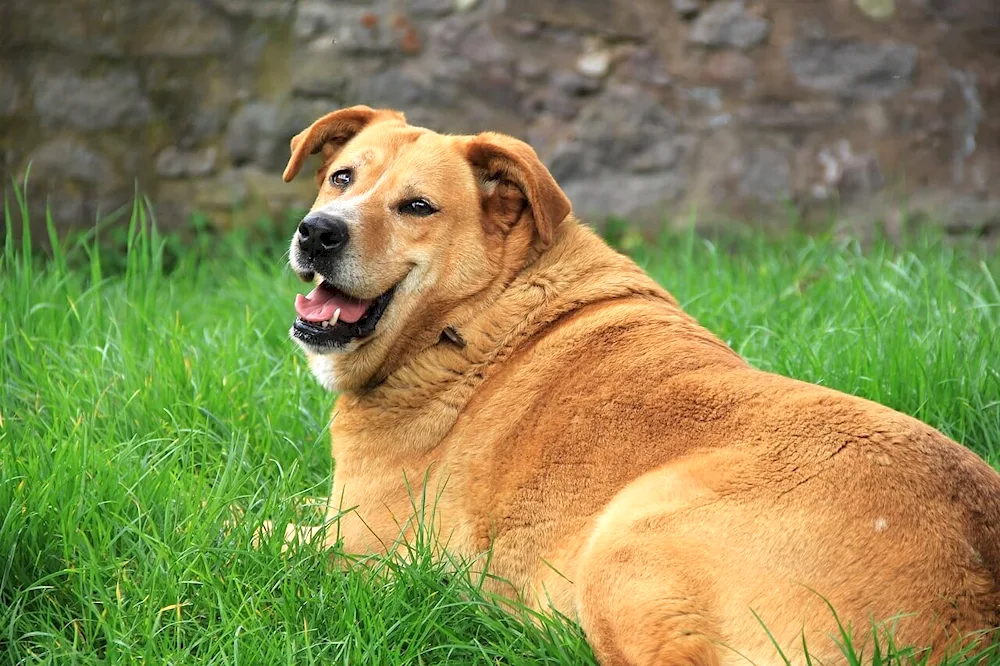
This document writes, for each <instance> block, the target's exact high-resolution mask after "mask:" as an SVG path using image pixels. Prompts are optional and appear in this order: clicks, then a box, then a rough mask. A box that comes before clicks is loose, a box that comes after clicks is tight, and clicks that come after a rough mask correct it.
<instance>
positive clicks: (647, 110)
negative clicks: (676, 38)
mask: <svg viewBox="0 0 1000 666" xmlns="http://www.w3.org/2000/svg"><path fill="white" fill-rule="evenodd" d="M678 129H679V123H678V121H677V119H676V118H675V117H674V116H673V115H672V114H671V113H670V112H669V111H667V109H666V108H665V107H664V106H663V105H662V104H660V103H659V101H658V100H657V99H656V98H654V97H652V96H651V95H649V94H648V93H644V92H642V91H641V90H639V89H636V88H633V87H631V86H620V85H619V86H613V87H612V88H611V89H609V90H608V91H607V92H606V93H605V95H603V96H601V98H599V99H597V100H595V101H594V102H593V103H591V104H589V105H587V107H585V108H584V110H583V111H582V112H581V113H580V117H579V120H578V121H577V123H576V124H575V125H574V126H573V128H572V131H571V133H570V136H569V137H568V138H566V139H564V140H563V141H562V142H560V143H559V144H558V145H557V146H556V148H555V149H554V150H553V154H552V156H551V160H550V162H551V168H552V173H553V175H555V177H556V179H557V180H560V182H562V181H564V180H566V181H568V180H572V179H577V178H585V177H588V176H591V175H593V174H596V173H601V172H603V171H606V170H608V169H613V170H630V169H634V168H636V165H635V164H634V163H632V160H634V159H640V160H641V159H645V158H642V156H643V154H644V153H645V152H646V151H648V150H650V147H651V146H653V145H655V144H657V143H659V142H661V141H664V140H669V139H670V138H671V137H674V136H675V135H676V134H677V130H678ZM637 156H639V157H638V158H637ZM638 168H640V169H644V168H648V167H646V165H645V164H643V163H642V162H641V161H640V163H639V166H638ZM618 180H622V178H621V177H620V175H619V178H618Z"/></svg>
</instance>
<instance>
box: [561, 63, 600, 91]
mask: <svg viewBox="0 0 1000 666" xmlns="http://www.w3.org/2000/svg"><path fill="white" fill-rule="evenodd" d="M550 81H551V84H552V88H555V89H556V90H559V91H561V92H563V93H565V94H567V95H569V96H571V97H586V96H588V95H593V94H594V93H596V92H597V91H599V90H600V89H601V83H600V81H595V80H594V78H593V77H589V76H584V75H582V74H577V73H576V72H573V71H570V70H567V69H557V70H555V71H554V72H552V75H551V78H550Z"/></svg>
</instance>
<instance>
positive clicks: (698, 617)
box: [283, 106, 1000, 666]
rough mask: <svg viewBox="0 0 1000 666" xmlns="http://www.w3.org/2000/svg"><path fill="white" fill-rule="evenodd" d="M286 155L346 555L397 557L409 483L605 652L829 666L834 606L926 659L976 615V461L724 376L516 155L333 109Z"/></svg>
mask: <svg viewBox="0 0 1000 666" xmlns="http://www.w3.org/2000/svg"><path fill="white" fill-rule="evenodd" d="M312 154H319V155H320V156H321V158H322V164H321V166H320V167H319V169H318V171H316V182H317V185H318V187H319V192H318V195H317V198H316V200H315V203H314V205H313V206H312V208H311V210H310V212H309V213H308V214H307V215H306V217H305V218H304V219H303V220H302V222H301V223H300V224H299V225H298V228H297V230H296V231H295V233H294V235H293V239H292V242H291V248H290V264H291V267H292V268H293V270H294V271H295V272H296V273H297V274H298V275H299V276H300V277H301V278H302V279H303V280H305V281H307V282H314V283H315V288H314V289H313V290H312V291H311V292H310V293H309V294H308V295H301V294H300V295H299V296H298V297H297V299H296V302H295V310H296V314H297V317H296V318H295V320H294V325H293V326H292V329H291V332H290V334H291V337H292V338H293V339H294V340H295V341H296V342H297V343H298V344H299V345H300V346H301V347H302V349H303V350H304V351H305V354H306V355H307V357H308V362H309V365H310V368H311V370H312V372H313V373H314V374H315V376H316V378H317V379H318V380H319V381H320V382H321V383H322V384H323V386H325V387H326V388H328V389H330V390H331V391H334V392H336V393H337V394H338V397H337V399H336V407H335V410H334V416H333V419H332V425H331V428H330V432H331V437H332V451H333V457H334V459H335V463H336V467H335V471H334V475H333V484H332V486H333V487H332V491H331V495H330V499H329V508H328V511H329V516H330V519H331V520H336V521H337V522H338V526H337V529H336V538H338V539H341V540H342V548H343V549H344V551H345V552H349V553H358V554H371V553H382V552H386V551H387V550H392V549H393V548H395V547H397V545H398V544H399V543H401V539H403V540H405V539H406V538H408V537H412V536H413V534H414V533H415V530H416V529H418V528H417V526H416V524H417V522H418V521H417V520H416V518H417V517H418V516H417V514H418V513H420V512H419V510H418V509H417V508H416V507H418V505H419V503H420V500H419V498H420V497H422V496H424V497H432V498H433V502H434V510H433V517H432V520H431V522H432V527H433V531H434V534H435V535H437V537H439V539H440V543H441V544H444V546H443V547H445V548H446V549H447V551H448V552H449V553H451V554H453V555H455V556H459V557H461V558H468V559H470V560H471V559H473V558H478V557H482V556H483V554H484V553H487V552H489V553H490V556H489V558H488V561H489V572H490V573H491V574H492V576H493V577H495V580H496V581H498V582H494V583H492V584H493V585H495V586H496V590H497V591H499V592H501V593H502V594H503V595H504V596H505V597H506V598H508V599H511V600H514V601H517V602H518V603H521V604H526V605H528V606H532V607H535V608H538V609H541V610H543V611H548V610H550V609H554V610H557V611H559V612H561V613H563V614H565V615H566V616H568V617H570V618H573V619H574V620H576V621H578V622H579V623H580V625H581V626H582V628H583V630H584V632H585V634H586V636H587V639H588V641H589V643H590V645H591V646H592V648H593V651H594V654H595V655H596V657H597V659H598V661H599V662H600V663H601V664H603V665H605V666H611V665H616V666H617V665H626V664H627V665H634V666H639V665H654V664H664V665H666V664H691V665H705V666H708V665H712V666H716V665H722V664H737V663H740V664H743V663H751V662H752V663H756V664H774V663H779V662H780V660H779V657H778V655H777V651H776V649H775V645H777V646H780V647H781V649H782V650H783V651H784V653H785V655H786V656H788V657H789V658H790V659H792V660H793V661H798V662H801V661H802V660H803V659H804V652H803V648H802V646H803V644H805V645H807V646H808V650H809V653H810V655H811V657H812V658H813V659H814V660H817V661H818V662H822V663H826V664H833V663H842V662H843V655H842V653H841V651H840V650H839V648H837V646H836V645H835V643H834V641H833V640H831V638H830V637H831V635H832V634H835V633H836V631H837V627H838V625H837V624H836V622H837V621H838V619H839V622H840V623H841V625H842V626H844V627H848V628H850V629H849V630H850V631H853V632H854V639H855V640H856V641H859V644H864V642H865V640H866V637H868V638H870V636H871V631H872V623H873V622H876V623H878V622H887V623H891V626H892V628H893V629H894V630H895V638H896V641H897V644H898V643H902V644H909V645H915V646H918V647H920V648H926V649H927V650H929V651H930V652H929V654H930V657H931V659H932V661H936V660H939V659H941V658H942V657H943V656H945V655H946V654H948V653H949V652H950V651H953V650H955V649H958V648H959V647H961V646H963V645H968V644H969V643H968V641H970V640H980V641H983V640H986V638H984V636H986V635H987V634H983V633H978V634H977V633H976V632H983V631H986V630H989V629H992V628H994V627H997V626H998V625H1000V586H998V581H1000V475H998V474H997V473H996V472H995V471H994V470H993V469H992V468H991V467H990V466H988V465H987V464H986V463H985V462H984V461H983V460H981V459H980V458H978V457H977V456H976V455H975V454H973V453H972V452H970V451H969V450H967V449H966V448H964V447H962V446H960V445H959V444H957V443H955V442H953V441H952V440H950V439H948V438H947V437H945V436H944V435H943V434H941V433H940V432H938V431H936V430H934V429H932V428H931V427H929V426H927V425H925V424H923V423H921V422H920V421H917V420H915V419H913V418H910V417H908V416H905V415H903V414H900V413H898V412H896V411H893V410H891V409H889V408H887V407H884V406H882V405H879V404H875V403H873V402H869V401H867V400H863V399H860V398H857V397H854V396H849V395H846V394H844V393H840V392H837V391H834V390H831V389H828V388H822V387H819V386H815V385H812V384H808V383H804V382H800V381H796V380H793V379H789V378H786V377H782V376H779V375H776V374H771V373H767V372H762V371H759V370H756V369H754V368H752V367H750V366H749V365H748V364H747V363H746V362H745V361H744V360H743V359H742V358H741V357H739V356H738V355H737V354H736V353H735V352H733V351H732V350H731V349H730V348H729V347H728V346H727V345H726V344H724V343H723V342H721V341H720V340H718V339H717V338H716V337H715V336H713V335H712V334H711V333H710V332H709V331H707V330H706V329H704V328H702V327H701V326H699V324H698V323H697V322H696V321H695V320H694V319H693V318H692V317H690V316H689V315H687V314H686V313H685V312H683V311H682V310H681V308H680V307H679V305H678V303H677V301H676V300H675V299H674V298H673V297H672V296H671V295H670V294H669V293H667V292H666V291H665V290H664V289H663V288H662V287H661V286H660V285H658V284H657V283H656V282H655V281H654V280H653V279H651V278H650V277H649V276H648V275H646V274H645V273H644V272H643V271H642V270H641V269H640V268H639V267H638V266H637V265H636V264H634V263H633V262H632V261H631V260H630V259H628V258H626V257H624V256H622V255H620V254H619V253H617V252H615V251H614V250H612V249H611V248H610V247H608V246H607V245H606V244H605V243H604V242H603V241H602V240H601V239H600V237H599V236H598V235H597V234H595V233H594V232H593V231H591V230H590V229H588V228H587V227H586V226H584V225H583V224H581V223H580V222H579V221H578V220H577V219H576V218H575V217H574V216H573V214H572V209H571V204H570V201H569V200H568V199H567V197H566V195H565V194H564V193H563V191H562V190H561V189H560V187H559V185H558V184H557V183H556V181H555V180H554V179H553V177H552V175H551V174H550V173H549V172H548V170H547V169H546V168H545V166H543V164H542V162H541V161H540V160H539V158H538V157H537V155H536V153H535V152H534V150H532V148H531V147H530V146H528V144H526V143H524V142H522V141H520V140H517V139H515V138H512V137H509V136H505V135H501V134H497V133H492V132H484V133H481V134H477V135H474V136H449V135H443V134H439V133H436V132H434V131H431V130H429V129H424V128H420V127H415V126H411V125H409V124H407V122H406V119H405V117H404V115H403V114H402V113H399V112H397V111H393V110H388V109H373V108H369V107H367V106H354V107H350V108H346V109H341V110H338V111H334V112H332V113H330V114H328V115H325V116H323V117H322V118H319V119H318V120H316V121H315V122H314V123H313V124H312V125H310V126H309V127H308V128H306V129H305V130H303V131H302V132H301V133H300V134H298V135H297V136H295V137H294V138H293V139H292V141H291V157H290V159H289V161H288V165H287V167H286V169H285V171H284V175H283V178H284V180H285V181H286V182H287V181H291V180H292V179H293V178H294V177H295V176H296V175H297V174H298V173H299V172H300V171H301V169H302V168H303V166H304V164H305V162H306V160H307V158H309V156H310V155H312ZM301 529H302V530H305V531H306V532H308V531H309V530H308V528H301ZM292 534H294V536H295V538H301V537H302V536H303V532H301V531H299V530H298V528H294V527H293V528H292ZM313 535H314V534H313ZM324 538H325V539H328V540H330V541H332V540H333V539H334V537H333V536H325V537H324ZM491 580H494V578H491ZM499 581H502V582H499ZM831 609H833V611H835V612H836V613H837V619H835V618H834V615H833V612H832V611H831ZM762 624H763V625H764V626H766V627H767V630H766V631H765V629H764V627H762ZM768 632H770V634H771V636H768ZM970 634H971V635H973V636H978V637H979V638H977V639H970V638H967V637H968V636H969V635H970ZM772 640H773V642H772Z"/></svg>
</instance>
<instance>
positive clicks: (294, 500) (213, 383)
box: [0, 188, 1000, 664]
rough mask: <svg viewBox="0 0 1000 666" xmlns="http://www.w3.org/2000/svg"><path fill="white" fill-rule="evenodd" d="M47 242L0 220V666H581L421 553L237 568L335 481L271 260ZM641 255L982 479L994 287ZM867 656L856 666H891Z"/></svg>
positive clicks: (140, 229) (841, 253)
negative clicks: (262, 536)
mask: <svg viewBox="0 0 1000 666" xmlns="http://www.w3.org/2000/svg"><path fill="white" fill-rule="evenodd" d="M48 222H49V224H48V225H47V228H48V230H49V233H48V241H49V246H50V247H51V249H50V251H49V252H48V256H47V257H41V256H39V255H38V254H36V253H33V251H32V249H31V239H30V238H29V234H28V231H27V230H28V228H29V224H28V213H27V204H26V201H25V197H24V195H23V193H22V192H21V191H20V190H18V189H16V188H15V190H14V194H13V196H12V197H9V198H8V199H7V200H5V207H4V228H5V236H4V242H3V255H2V258H0V340H2V350H0V662H5V663H12V664H13V663H35V662H41V663H60V664H61V663H82V664H97V663H123V662H134V661H144V662H146V663H156V664H159V663H184V664H187V663H219V664H222V663H227V664H228V663H234V664H235V663H251V664H278V663H294V664H310V663H323V664H328V663H343V664H419V663H426V664H430V663H449V664H452V663H453V664H473V663H476V664H497V663H505V664H586V663H593V658H592V656H591V654H590V651H589V648H588V647H587V645H586V642H585V641H584V639H583V636H582V634H581V632H580V630H579V629H578V628H577V627H576V626H575V625H573V624H572V623H571V622H569V621H568V620H565V619H563V618H556V619H550V618H535V620H536V621H528V618H526V617H525V616H518V615H512V614H509V613H507V612H505V611H504V610H502V609H501V608H500V607H499V606H498V605H497V604H495V603H493V602H491V601H490V600H489V599H487V598H485V597H484V596H483V595H482V594H480V593H479V592H478V588H477V581H476V580H475V579H474V578H470V577H469V576H465V575H462V571H461V568H460V567H459V570H458V571H457V572H456V571H455V570H454V566H452V565H449V563H441V562H434V561H432V560H431V559H430V557H429V555H428V553H429V549H427V548H425V547H423V546H422V545H421V544H419V543H418V544H415V545H414V546H413V549H412V550H411V552H410V555H409V557H407V558H402V559H401V558H386V559H383V560H378V561H376V562H375V563H374V564H371V565H370V566H369V567H367V568H365V569H364V570H362V569H358V570H353V569H352V570H349V571H342V570H340V569H338V568H336V567H335V566H334V565H333V564H332V563H331V560H330V558H329V557H328V556H327V555H326V554H324V553H321V552H318V551H317V550H316V549H315V548H312V547H302V548H298V549H293V550H291V551H288V552H284V553H283V552H282V550H281V543H280V539H278V538H276V537H275V538H271V539H267V540H265V541H264V542H263V543H262V544H261V546H260V547H259V548H258V549H253V548H251V547H250V542H251V538H252V536H253V534H254V532H255V531H256V529H257V528H258V527H259V526H260V525H261V524H262V522H263V521H264V520H273V521H275V523H276V524H277V525H278V526H279V528H280V526H282V525H283V524H284V523H286V522H288V521H290V520H298V519H302V518H305V519H306V520H308V519H309V516H304V517H303V516H302V515H300V514H301V512H302V511H303V509H302V508H301V506H302V503H303V499H304V498H307V497H315V496H322V495H324V494H325V493H326V488H327V484H328V483H329V476H330V469H331V462H330V458H329V444H328V441H327V436H326V432H325V431H326V425H327V418H328V412H329V407H330V404H331V397H330V396H329V395H328V394H326V393H324V392H323V391H322V389H320V388H319V386H318V385H317V384H316V383H315V382H314V381H313V379H312V377H311V375H310V373H309V371H308V369H307V367H306V366H305V364H304V363H303V361H302V359H301V358H300V356H299V354H298V353H297V351H296V350H295V348H294V346H293V345H292V344H291V343H289V342H288V340H287V334H286V331H287V329H288V326H289V324H290V320H291V316H292V314H291V312H292V310H291V302H292V298H293V295H294V293H295V290H296V288H297V285H296V284H295V281H294V279H293V277H292V276H291V274H290V273H288V272H287V270H286V269H285V267H284V261H283V256H282V253H283V249H281V248H279V247H278V246H277V245H270V244H266V245H263V246H262V245H255V244H254V243H253V242H251V241H250V240H248V239H247V238H245V237H243V238H240V237H230V238H222V239H216V238H212V237H209V236H198V237H196V238H194V239H192V240H190V241H187V242H184V241H180V240H178V239H177V238H175V237H164V236H161V235H159V234H158V233H157V231H156V229H155V227H154V225H152V224H151V217H150V215H149V212H148V209H147V207H146V206H145V205H143V203H142V202H141V201H140V202H139V203H137V204H136V206H135V207H134V208H133V209H132V211H131V215H130V217H129V223H128V227H127V234H126V238H125V239H124V240H125V242H124V245H125V247H124V254H121V255H116V254H110V253H108V252H107V251H106V250H103V249H102V245H101V243H100V242H98V241H97V240H95V238H94V237H93V236H92V235H91V236H85V237H83V238H82V239H79V240H76V241H72V242H67V241H65V240H64V239H61V238H60V237H59V236H58V235H57V234H56V232H55V229H54V228H53V227H52V225H51V220H49V221H48ZM636 255H637V258H638V259H639V260H640V262H642V263H643V264H644V265H645V266H646V267H647V268H648V269H649V270H650V272H651V273H652V274H653V275H654V276H655V277H656V278H658V279H659V280H661V281H662V282H663V283H664V284H665V285H666V286H667V287H668V288H669V289H671V290H672V291H673V292H674V293H675V294H676V295H677V296H678V297H679V298H680V299H681V301H682V302H683V303H684V304H685V305H686V307H687V308H688V309H689V310H690V311H691V312H692V313H693V314H695V315H696V316H697V317H699V319H700V320H701V321H702V322H703V323H704V324H706V325H707V326H708V327H709V328H711V329H713V330H715V331H716V332H718V333H719V334H720V335H721V336H722V337H723V338H724V339H726V340H727V341H729V342H730V344H732V345H733V346H734V348H736V349H737V350H738V351H740V352H741V353H743V354H744V355H746V356H747V357H748V358H750V359H751V360H752V361H753V362H754V363H756V364H757V365H758V366H762V367H765V368H768V369H772V370H776V371H778V372H782V373H784V374H788V375H792V376H796V377H800V378H802V379H806V380H810V381H818V382H821V383H824V384H827V385H830V386H834V387H837V388H840V389H843V390H846V391H849V392H852V393H856V394H859V395H864V396H866V397H870V398H873V399H875V400H879V401H882V402H885V403H886V404H889V405H891V406H893V407H895V408H897V409H901V410H902V411H905V412H908V413H911V414H914V415H916V416H918V417H920V418H922V419H924V420H926V421H928V422H929V423H931V424H932V425H935V426H936V427H939V428H941V429H942V430H944V431H945V432H946V433H948V434H949V435H951V436H952V437H955V438H957V439H958V440H960V441H963V442H965V443H966V444H968V445H969V446H971V447H972V448H973V449H975V450H976V451H977V452H979V453H981V454H983V455H984V456H986V457H987V458H988V459H989V460H990V461H991V462H994V463H996V462H997V460H998V458H997V456H998V451H1000V375H998V369H997V364H996V359H998V358H1000V336H997V335H996V331H997V330H1000V292H998V289H997V282H996V280H995V276H996V275H997V268H998V266H997V262H996V261H987V262H974V261H971V260H967V259H965V258H963V255H961V254H960V253H958V252H956V251H954V250H953V249H950V248H949V247H947V246H945V245H943V244H940V243H934V242H927V243H923V244H921V245H919V246H917V247H915V248H914V250H913V251H912V252H909V251H908V252H897V251H894V250H892V249H891V248H889V247H888V246H879V247H877V248H875V249H874V250H873V251H871V252H870V253H863V252H862V251H861V250H860V248H858V247H857V246H856V245H854V244H852V243H849V242H833V241H830V240H808V239H798V240H795V241H793V242H786V243H781V244H778V243H772V242H769V241H766V240H764V239H755V240H754V241H753V242H751V243H749V244H748V245H745V246H743V247H741V248H740V249H739V251H736V252H729V251H722V250H720V249H719V246H717V245H713V244H712V243H710V242H708V241H705V240H703V239H700V238H698V237H696V236H694V235H693V234H689V235H682V236H671V237H665V238H664V239H663V240H662V242H660V243H658V244H656V245H655V246H649V247H644V248H640V249H638V250H637V251H636ZM234 505H235V506H239V507H241V508H242V510H243V511H244V514H243V516H242V518H241V520H239V521H238V522H237V523H236V526H235V528H233V529H227V524H228V521H230V519H231V518H232V511H231V507H233V506H234ZM278 531H279V532H280V529H279V530H278ZM763 631H764V628H762V632H763ZM879 645H880V646H881V647H880V648H879V649H880V650H881V651H880V652H879V653H878V654H875V653H868V654H861V655H857V654H855V655H854V656H853V657H851V658H850V659H851V661H850V663H857V664H862V663H864V664H888V663H900V660H901V659H904V657H903V656H901V655H903V653H904V651H900V650H897V649H896V648H895V647H893V646H891V645H889V644H888V643H887V642H886V641H882V642H881V643H880V644H879ZM848 647H851V649H852V650H853V647H852V646H850V645H849V644H848ZM845 651H847V650H846V648H845ZM887 655H888V656H887ZM966 661H967V662H968V663H972V661H971V660H970V659H966ZM903 663H906V662H905V661H903Z"/></svg>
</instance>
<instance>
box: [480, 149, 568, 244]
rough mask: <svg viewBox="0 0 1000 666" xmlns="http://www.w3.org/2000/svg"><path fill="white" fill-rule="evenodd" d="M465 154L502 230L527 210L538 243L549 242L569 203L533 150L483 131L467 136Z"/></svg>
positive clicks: (486, 206) (489, 211) (486, 205)
mask: <svg viewBox="0 0 1000 666" xmlns="http://www.w3.org/2000/svg"><path fill="white" fill-rule="evenodd" d="M466 155H467V157H468V160H469V163H470V164H471V165H472V169H473V171H474V172H475V173H476V178H477V180H478V181H479V186H480V189H482V191H483V193H484V199H483V209H484V212H485V213H486V214H487V215H488V216H490V218H491V221H492V222H494V223H497V224H499V225H501V226H502V227H504V229H505V230H506V229H507V228H510V226H512V225H513V224H514V223H515V222H517V220H518V219H519V218H520V217H521V216H522V215H523V214H524V213H525V212H530V213H531V216H532V217H533V218H534V221H535V230H536V232H537V233H538V238H539V240H540V241H541V244H542V247H548V246H549V245H551V244H552V236H553V234H554V233H555V229H556V227H557V226H558V225H559V223H560V222H562V221H563V220H565V219H566V216H567V215H569V213H570V208H571V205H570V202H569V199H568V198H566V194H565V193H563V191H562V189H561V188H560V187H559V185H558V184H556V181H555V179H554V178H553V177H552V174H551V173H549V170H548V169H546V168H545V165H544V164H542V161H541V160H539V159H538V155H537V154H536V153H535V150H534V149H533V148H532V147H531V146H529V145H528V144H526V143H525V142H524V141H520V140H518V139H515V138H513V137H510V136H506V135H503V134H497V133H496V132H483V133H482V134H477V135H476V136H473V137H471V138H470V139H469V142H468V145H467V147H466Z"/></svg>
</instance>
